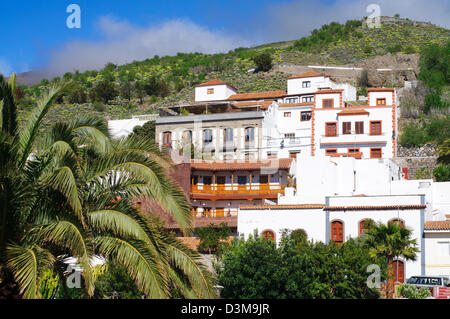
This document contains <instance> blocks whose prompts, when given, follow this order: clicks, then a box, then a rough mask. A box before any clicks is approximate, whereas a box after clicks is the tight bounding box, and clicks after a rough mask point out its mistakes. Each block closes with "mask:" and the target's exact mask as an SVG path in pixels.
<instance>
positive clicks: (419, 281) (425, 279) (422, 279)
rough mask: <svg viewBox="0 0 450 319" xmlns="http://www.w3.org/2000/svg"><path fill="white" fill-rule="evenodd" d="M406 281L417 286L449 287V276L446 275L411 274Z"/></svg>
mask: <svg viewBox="0 0 450 319" xmlns="http://www.w3.org/2000/svg"><path fill="white" fill-rule="evenodd" d="M406 283H407V284H410V285H414V286H419V287H434V286H439V287H450V278H449V277H448V276H412V277H411V278H409V279H408V280H407V281H406Z"/></svg>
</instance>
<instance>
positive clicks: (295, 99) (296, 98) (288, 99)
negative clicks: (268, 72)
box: [284, 97, 298, 103]
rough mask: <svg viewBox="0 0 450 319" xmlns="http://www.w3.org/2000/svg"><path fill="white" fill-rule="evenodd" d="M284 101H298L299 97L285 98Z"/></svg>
mask: <svg viewBox="0 0 450 319" xmlns="http://www.w3.org/2000/svg"><path fill="white" fill-rule="evenodd" d="M284 103H298V97H287V98H285V99H284Z"/></svg>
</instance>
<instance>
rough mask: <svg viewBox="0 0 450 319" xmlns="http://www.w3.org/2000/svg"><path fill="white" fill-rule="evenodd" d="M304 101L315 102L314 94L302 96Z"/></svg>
mask: <svg viewBox="0 0 450 319" xmlns="http://www.w3.org/2000/svg"><path fill="white" fill-rule="evenodd" d="M302 102H303V103H306V102H314V96H312V95H311V96H303V97H302Z"/></svg>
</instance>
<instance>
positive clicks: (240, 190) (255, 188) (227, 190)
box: [191, 184, 286, 195]
mask: <svg viewBox="0 0 450 319" xmlns="http://www.w3.org/2000/svg"><path fill="white" fill-rule="evenodd" d="M285 187H286V185H284V184H273V185H272V184H270V185H269V184H257V185H233V186H231V185H220V184H219V185H191V193H192V194H193V195H196V194H199V195H276V194H284V188H285Z"/></svg>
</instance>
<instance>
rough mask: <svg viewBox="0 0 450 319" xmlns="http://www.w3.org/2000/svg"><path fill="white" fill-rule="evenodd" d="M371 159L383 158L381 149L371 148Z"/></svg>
mask: <svg viewBox="0 0 450 319" xmlns="http://www.w3.org/2000/svg"><path fill="white" fill-rule="evenodd" d="M370 158H381V148H371V149H370Z"/></svg>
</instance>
